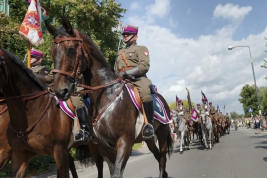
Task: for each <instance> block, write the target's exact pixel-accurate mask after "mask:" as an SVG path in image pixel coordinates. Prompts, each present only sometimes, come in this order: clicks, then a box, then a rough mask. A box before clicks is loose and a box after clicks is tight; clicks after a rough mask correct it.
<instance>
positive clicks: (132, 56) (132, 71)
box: [114, 25, 154, 139]
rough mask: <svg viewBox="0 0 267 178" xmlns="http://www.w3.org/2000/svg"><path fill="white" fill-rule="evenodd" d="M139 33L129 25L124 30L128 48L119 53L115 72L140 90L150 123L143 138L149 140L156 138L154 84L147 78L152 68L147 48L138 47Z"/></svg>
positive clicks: (145, 127) (124, 38)
mask: <svg viewBox="0 0 267 178" xmlns="http://www.w3.org/2000/svg"><path fill="white" fill-rule="evenodd" d="M137 33H138V27H135V26H131V25H127V26H126V27H125V28H124V29H123V33H122V36H123V42H124V43H125V44H126V47H125V48H123V49H121V50H120V51H119V52H118V57H117V59H116V62H115V65H114V70H115V72H116V74H117V77H122V78H124V79H128V80H130V81H131V82H132V83H133V85H134V86H135V87H136V88H137V89H138V92H139V95H140V98H141V100H142V102H143V106H144V110H145V114H146V116H147V119H148V122H149V124H147V125H145V126H144V129H143V136H144V138H145V139H149V138H152V137H153V136H154V128H153V123H154V105H153V100H152V97H151V92H150V86H151V84H152V83H151V81H150V80H149V79H148V78H147V76H146V73H147V72H148V70H149V67H150V61H149V52H148V49H147V48H146V47H145V46H139V45H137V43H136V41H137V38H138V36H137Z"/></svg>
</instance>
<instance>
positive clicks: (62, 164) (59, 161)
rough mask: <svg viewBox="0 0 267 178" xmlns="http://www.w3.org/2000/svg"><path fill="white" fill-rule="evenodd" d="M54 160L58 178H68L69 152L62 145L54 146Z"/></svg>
mask: <svg viewBox="0 0 267 178" xmlns="http://www.w3.org/2000/svg"><path fill="white" fill-rule="evenodd" d="M54 159H55V161H56V165H57V169H58V173H59V176H60V177H64V178H65V177H66V178H69V152H68V150H67V149H66V148H63V146H62V145H58V146H55V148H54Z"/></svg>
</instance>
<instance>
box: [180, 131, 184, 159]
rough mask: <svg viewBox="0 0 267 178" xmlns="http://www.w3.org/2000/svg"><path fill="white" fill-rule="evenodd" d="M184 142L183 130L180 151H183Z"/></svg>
mask: <svg viewBox="0 0 267 178" xmlns="http://www.w3.org/2000/svg"><path fill="white" fill-rule="evenodd" d="M183 144H184V131H181V136H180V153H181V154H182V153H183Z"/></svg>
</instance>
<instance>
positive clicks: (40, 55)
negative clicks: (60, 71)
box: [31, 49, 43, 58]
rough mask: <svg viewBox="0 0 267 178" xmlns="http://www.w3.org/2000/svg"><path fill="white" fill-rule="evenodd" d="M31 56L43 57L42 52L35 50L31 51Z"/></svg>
mask: <svg viewBox="0 0 267 178" xmlns="http://www.w3.org/2000/svg"><path fill="white" fill-rule="evenodd" d="M31 56H35V57H39V58H42V57H43V52H42V51H39V50H37V49H31Z"/></svg>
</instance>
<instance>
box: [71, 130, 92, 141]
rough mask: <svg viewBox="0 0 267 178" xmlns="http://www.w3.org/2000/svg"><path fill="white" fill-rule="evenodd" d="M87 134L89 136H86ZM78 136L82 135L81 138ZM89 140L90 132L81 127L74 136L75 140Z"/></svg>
mask: <svg viewBox="0 0 267 178" xmlns="http://www.w3.org/2000/svg"><path fill="white" fill-rule="evenodd" d="M86 135H87V137H85V136H86ZM77 136H80V138H78V139H76V137H77ZM88 141H89V132H88V131H86V130H84V129H81V130H80V131H79V132H78V133H77V134H76V135H75V136H74V142H88Z"/></svg>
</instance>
